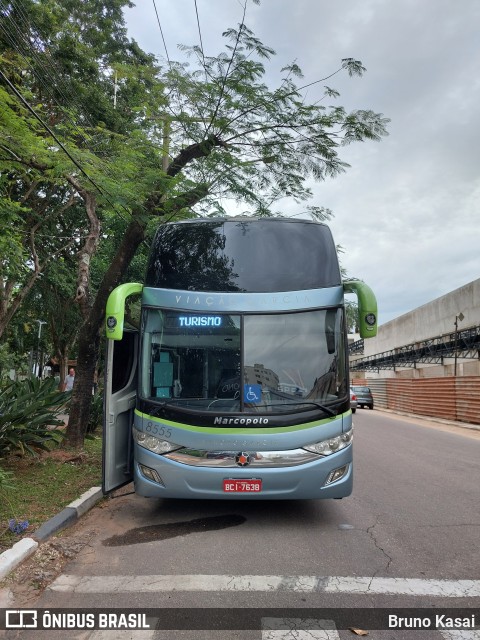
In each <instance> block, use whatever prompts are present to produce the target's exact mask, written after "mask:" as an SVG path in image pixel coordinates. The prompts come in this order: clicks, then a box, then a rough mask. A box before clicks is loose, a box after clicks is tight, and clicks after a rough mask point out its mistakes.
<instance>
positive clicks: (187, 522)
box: [6, 409, 480, 640]
mask: <svg viewBox="0 0 480 640" xmlns="http://www.w3.org/2000/svg"><path fill="white" fill-rule="evenodd" d="M354 422H355V429H356V431H355V440H354V459H355V480H354V493H353V495H352V496H351V497H349V498H346V499H344V500H338V501H298V502H293V501H292V502H290V501H288V502H283V501H279V502H273V501H268V502H263V501H262V502H254V501H252V502H236V501H227V502H224V501H219V502H215V501H174V500H149V499H145V498H140V497H138V496H135V495H131V494H128V493H126V491H128V490H131V487H128V488H127V489H126V490H123V493H124V495H120V496H118V497H114V498H112V499H108V500H106V501H104V502H102V503H101V504H100V505H98V506H97V507H95V508H94V509H92V511H91V512H90V513H88V514H87V515H86V516H84V517H83V518H82V519H81V521H80V522H79V523H78V524H76V525H75V526H74V527H72V528H71V529H69V530H67V531H66V532H64V534H63V535H62V537H61V540H62V545H63V547H64V548H65V546H67V547H68V545H70V548H71V549H73V550H74V552H72V554H71V558H70V559H68V557H67V558H66V559H64V561H63V563H62V566H61V571H60V573H59V575H58V576H57V577H56V579H53V578H54V577H55V576H54V575H53V573H52V576H51V580H48V581H47V582H48V583H49V584H48V586H47V588H46V589H45V590H44V591H42V592H35V591H32V590H31V589H30V588H27V587H26V586H25V584H23V587H22V586H19V585H17V586H15V585H12V590H13V593H14V594H15V600H13V601H12V602H11V605H12V606H18V607H20V606H28V607H30V608H32V607H41V608H54V607H76V608H86V609H88V610H93V608H95V607H104V608H107V609H108V608H118V607H128V608H129V609H132V608H136V607H143V608H145V607H146V608H150V607H153V608H157V609H158V608H163V607H167V608H175V609H178V608H179V609H181V611H182V620H183V624H184V625H185V627H186V629H185V630H184V631H181V632H176V633H174V632H172V631H157V632H152V631H149V630H145V631H136V632H134V633H133V632H130V631H122V632H120V631H117V632H114V631H109V632H108V633H107V635H102V633H103V634H105V633H106V632H101V631H94V632H93V633H91V634H90V633H89V632H88V631H83V632H81V633H80V632H78V631H77V632H64V631H63V632H58V633H59V634H60V635H58V636H57V635H54V637H59V638H60V637H62V640H63V638H92V640H93V639H99V638H102V639H103V638H105V639H106V638H117V637H118V638H127V637H132V638H143V637H144V638H155V639H156V640H157V639H158V640H160V639H162V640H163V639H164V638H169V639H171V638H185V639H186V638H188V639H190V638H194V639H195V640H197V639H200V638H202V639H203V638H217V637H218V638H222V639H228V638H238V639H239V640H240V639H242V638H245V639H250V638H251V639H252V640H253V638H256V639H257V640H258V639H260V638H262V640H273V639H280V638H283V639H286V638H297V639H301V638H303V637H305V638H309V640H312V639H316V638H323V639H325V638H327V639H329V640H332V638H335V637H337V638H338V637H340V638H346V637H351V636H352V631H348V630H346V629H343V628H342V627H346V626H347V627H348V626H352V625H350V624H349V623H350V622H351V621H352V619H353V620H354V622H355V624H353V626H355V627H359V628H366V629H369V637H370V638H374V639H375V640H377V639H378V640H381V639H383V638H393V637H394V638H396V639H398V638H413V637H416V638H418V635H417V634H418V631H411V630H398V629H397V630H395V631H391V630H386V629H385V630H383V631H382V630H376V627H375V622H374V621H372V619H371V614H372V612H373V611H375V610H377V609H378V610H380V611H382V612H389V611H394V610H395V609H396V608H407V607H408V608H422V612H423V613H425V612H427V613H428V612H429V611H431V612H433V611H437V610H440V609H442V608H448V609H449V610H450V609H452V608H455V609H456V608H465V609H466V610H467V611H468V612H470V613H471V614H472V615H473V614H475V615H476V620H475V622H476V624H477V625H478V628H480V546H479V540H480V472H479V463H480V431H473V430H472V431H470V430H465V429H455V428H450V429H449V428H442V427H439V426H438V424H434V423H428V422H426V421H423V420H414V419H407V418H402V417H399V416H394V415H392V414H386V413H383V412H380V411H368V410H360V409H359V410H358V411H357V413H356V415H355V420H354ZM120 493H122V492H120ZM54 544H55V542H54ZM67 556H68V554H67ZM35 562H37V563H38V559H37V560H35V559H34V560H32V563H33V564H32V566H33V567H34V563H35ZM30 571H33V572H35V568H31V569H30ZM47 573H48V571H47ZM57 573H58V571H57ZM228 608H232V609H233V610H237V612H238V610H239V609H240V614H241V615H243V614H242V611H244V609H245V608H248V609H251V611H252V612H254V611H255V612H256V614H258V615H259V616H260V617H261V619H262V620H263V621H265V620H266V619H267V618H268V619H270V618H271V617H272V615H273V617H275V618H279V617H280V618H281V617H282V615H284V616H289V617H290V618H291V614H292V611H291V610H292V609H298V610H299V617H303V618H305V617H308V618H313V619H317V618H318V616H319V615H322V612H319V611H318V609H319V608H320V609H322V610H323V609H325V608H334V609H335V611H333V612H329V613H330V614H331V615H330V616H329V619H333V618H335V616H336V615H337V614H338V610H337V609H340V608H341V609H342V610H343V611H345V613H346V618H345V619H346V620H347V622H343V623H342V622H341V621H340V620H338V619H337V620H336V626H337V629H338V631H320V630H319V629H318V626H317V627H315V625H314V626H313V627H312V628H310V631H308V632H305V633H306V634H307V635H305V636H303V635H301V633H300V632H298V631H296V632H295V633H296V635H295V633H293V632H292V631H286V630H285V631H280V630H277V631H265V630H264V631H263V632H261V633H260V631H257V630H253V629H252V630H250V631H244V632H240V631H228V632H227V631H199V630H196V631H194V630H192V625H194V622H193V620H197V621H198V619H199V617H200V614H201V612H203V613H204V614H205V615H208V616H209V619H211V620H212V626H211V628H212V629H213V628H214V622H213V620H214V619H215V618H216V617H218V616H219V612H220V613H222V612H224V611H225V610H226V609H228ZM193 610H194V611H193ZM192 611H193V613H192ZM262 611H263V612H264V614H263V613H262ZM272 611H273V614H272ZM282 611H283V613H282ZM309 612H310V614H309ZM244 613H245V612H244ZM267 614H268V615H267ZM270 614H272V615H270ZM347 614H348V615H347ZM350 614H353V617H352V616H351V615H350ZM252 616H253V613H252V615H250V616H248V612H247V617H248V619H252ZM349 616H350V617H349ZM337 617H338V616H337ZM220 618H221V615H220ZM245 619H247V618H245ZM219 624H221V622H220V623H219ZM262 624H263V623H262ZM265 624H267V623H265ZM304 624H307V627H308V623H307V622H304ZM199 626H202V625H201V624H200V625H199ZM246 626H248V625H246ZM253 626H255V625H253ZM307 627H304V628H307ZM377 628H378V627H377ZM478 628H477V630H470V631H465V630H462V631H461V633H462V635H461V638H462V639H464V640H466V639H467V638H468V639H470V640H474V639H475V640H478V639H480V631H479V630H478ZM22 633H23V634H25V635H21V634H22ZM69 633H70V634H71V635H69ZM332 633H333V635H332ZM75 634H76V635H75ZM108 634H109V635H108ZM132 634H133V635H132ZM288 634H290V635H288ZM292 634H293V635H292ZM322 634H323V635H322ZM325 634H326V635H325ZM472 634H473V635H472ZM52 635H53V632H52V631H48V632H47V631H45V632H33V631H29V632H25V631H23V632H13V631H9V632H7V636H6V637H8V638H19V637H26V638H37V637H38V638H47V637H48V638H51V637H52ZM421 637H422V640H430V638H431V639H432V640H435V639H436V640H442V639H443V640H453V639H454V638H455V634H453V635H452V632H451V631H450V630H448V629H447V630H438V631H437V630H433V629H432V628H430V629H428V628H427V629H426V630H424V631H422V636H421Z"/></svg>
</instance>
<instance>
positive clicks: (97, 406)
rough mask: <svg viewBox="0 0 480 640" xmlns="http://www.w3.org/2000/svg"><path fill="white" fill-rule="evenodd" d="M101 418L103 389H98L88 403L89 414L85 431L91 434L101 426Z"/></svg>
mask: <svg viewBox="0 0 480 640" xmlns="http://www.w3.org/2000/svg"><path fill="white" fill-rule="evenodd" d="M102 420H103V390H101V389H99V390H97V391H96V393H95V394H94V395H93V396H92V404H91V405H90V416H89V419H88V425H87V430H86V433H87V435H91V434H93V433H95V431H97V429H98V428H99V427H101V426H102Z"/></svg>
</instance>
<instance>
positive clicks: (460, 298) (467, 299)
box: [350, 278, 480, 378]
mask: <svg viewBox="0 0 480 640" xmlns="http://www.w3.org/2000/svg"><path fill="white" fill-rule="evenodd" d="M460 313H463V315H464V319H463V320H462V321H458V330H459V331H461V330H462V329H467V328H469V327H474V326H478V325H479V324H480V278H479V279H478V280H474V281H473V282H470V283H469V284H466V285H464V286H463V287H460V288H459V289H456V290H455V291H452V292H450V293H447V294H446V295H444V296H441V297H440V298H437V299H436V300H433V301H432V302H428V303H427V304H424V305H423V306H421V307H418V308H417V309H414V310H413V311H410V312H409V313H405V314H404V315H402V316H400V317H398V318H396V319H395V320H391V321H390V322H386V323H385V324H383V325H381V326H380V327H379V329H378V334H377V336H376V337H375V338H369V339H368V340H365V348H364V354H363V356H358V357H360V358H361V357H364V356H370V355H375V354H378V353H383V352H385V351H390V350H391V349H395V348H397V347H402V346H405V345H408V344H412V343H414V342H418V341H421V340H425V339H428V338H434V337H436V336H440V335H444V334H453V333H454V332H455V316H458V315H459V314H460ZM354 359H355V356H351V357H350V360H354ZM453 374H454V360H453V358H451V359H445V362H444V365H424V364H418V365H417V368H416V369H413V368H405V369H397V371H380V372H379V373H378V374H375V373H372V372H368V377H369V378H433V377H444V376H453ZM457 375H458V376H479V375H480V361H478V360H471V359H470V360H469V359H464V360H462V359H461V358H459V359H458V364H457Z"/></svg>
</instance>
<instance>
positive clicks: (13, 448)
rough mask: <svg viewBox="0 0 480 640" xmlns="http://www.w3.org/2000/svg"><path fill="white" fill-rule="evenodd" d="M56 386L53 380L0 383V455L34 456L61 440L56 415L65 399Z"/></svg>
mask: <svg viewBox="0 0 480 640" xmlns="http://www.w3.org/2000/svg"><path fill="white" fill-rule="evenodd" d="M56 387H57V383H56V382H55V380H54V379H53V378H49V379H47V380H39V379H38V378H34V377H30V378H27V379H25V380H21V381H15V382H11V381H8V382H2V383H0V456H2V455H6V454H7V455H8V454H12V453H21V454H24V453H26V452H28V453H31V454H35V450H36V449H44V450H48V449H49V446H48V445H49V444H52V443H54V442H58V441H59V440H60V439H61V438H62V436H63V434H62V432H61V431H59V429H58V428H57V427H59V426H61V425H63V420H61V419H60V418H59V417H58V416H59V414H61V413H62V412H64V411H65V410H66V409H65V407H66V403H67V401H68V396H66V395H65V394H64V393H61V392H59V391H58V389H57V388H56Z"/></svg>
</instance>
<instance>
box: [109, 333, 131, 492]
mask: <svg viewBox="0 0 480 640" xmlns="http://www.w3.org/2000/svg"><path fill="white" fill-rule="evenodd" d="M106 351H107V352H106V358H105V399H104V409H103V463H102V490H103V493H104V494H106V493H109V492H111V491H113V490H114V489H117V488H119V487H122V486H123V485H125V484H127V483H128V482H131V481H132V478H133V449H132V447H133V443H132V425H133V412H134V409H135V403H136V399H137V367H138V332H137V331H129V330H124V331H123V336H122V339H121V340H109V339H107V349H106Z"/></svg>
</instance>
